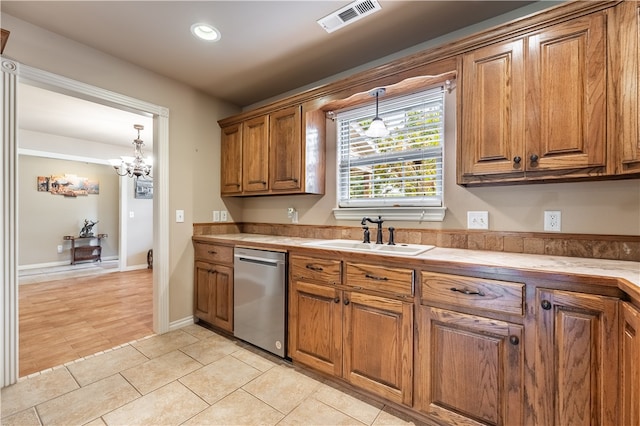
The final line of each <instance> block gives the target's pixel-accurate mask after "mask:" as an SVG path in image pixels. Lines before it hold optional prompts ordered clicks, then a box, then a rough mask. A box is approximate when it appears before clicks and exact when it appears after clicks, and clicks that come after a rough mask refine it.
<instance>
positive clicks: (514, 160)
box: [513, 155, 522, 164]
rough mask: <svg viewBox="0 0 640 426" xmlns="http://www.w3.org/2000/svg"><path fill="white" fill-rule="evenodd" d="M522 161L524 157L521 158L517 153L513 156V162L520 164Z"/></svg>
mask: <svg viewBox="0 0 640 426" xmlns="http://www.w3.org/2000/svg"><path fill="white" fill-rule="evenodd" d="M521 161H522V158H521V157H519V156H517V155H516V156H515V157H513V162H514V163H516V164H520V162H521Z"/></svg>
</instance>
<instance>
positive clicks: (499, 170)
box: [458, 39, 525, 183]
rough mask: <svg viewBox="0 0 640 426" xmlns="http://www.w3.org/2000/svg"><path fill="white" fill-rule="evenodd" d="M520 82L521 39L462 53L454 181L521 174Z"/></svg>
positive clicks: (522, 68) (522, 85)
mask: <svg viewBox="0 0 640 426" xmlns="http://www.w3.org/2000/svg"><path fill="white" fill-rule="evenodd" d="M524 84H525V83H524V57H523V40H522V39H520V40H515V41H510V42H505V43H498V44H495V45H491V46H487V47H484V48H481V49H478V50H475V51H473V52H471V53H468V54H466V55H464V58H463V68H462V87H463V88H462V93H463V94H462V100H463V102H462V131H461V137H460V138H459V142H458V149H459V154H458V170H459V171H458V181H459V183H467V182H474V181H482V180H483V176H493V175H496V174H509V176H508V177H510V178H511V179H513V178H514V177H515V178H522V177H523V175H524V173H523V171H524V162H523V161H522V156H523V155H524ZM493 178H494V179H495V178H496V177H495V176H494V177H493ZM506 178H507V176H505V177H503V179H506Z"/></svg>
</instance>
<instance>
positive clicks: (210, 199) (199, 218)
mask: <svg viewBox="0 0 640 426" xmlns="http://www.w3.org/2000/svg"><path fill="white" fill-rule="evenodd" d="M1 18H2V28H5V29H7V30H9V31H11V39H10V41H9V43H7V46H6V48H5V51H4V55H5V56H7V57H9V58H12V59H14V60H16V61H18V62H20V63H23V64H26V65H29V66H32V67H35V68H39V69H42V70H45V71H49V72H52V73H55V74H58V75H61V76H64V77H68V78H71V79H75V80H78V81H81V82H83V83H87V84H91V85H94V86H97V87H101V88H104V89H107V90H111V91H114V92H117V93H122V94H125V95H127V96H130V97H133V98H136V99H139V100H143V101H146V102H150V103H152V104H155V105H159V106H163V107H166V108H168V109H169V170H168V173H169V179H170V185H169V208H170V214H169V217H171V218H173V215H174V213H173V212H175V210H176V209H183V210H184V211H185V222H184V223H174V222H173V221H172V222H171V225H170V229H169V245H170V248H169V261H170V265H169V320H170V321H178V320H181V319H184V318H188V317H190V316H191V315H192V314H193V247H192V245H191V236H192V234H193V229H192V224H193V222H194V221H196V222H204V221H209V220H210V215H211V211H212V210H221V209H222V208H223V204H222V201H221V199H220V196H219V194H220V185H219V167H220V160H219V151H220V128H219V127H218V124H217V120H218V119H220V118H224V117H227V116H229V115H232V114H234V113H236V112H238V111H239V108H236V107H235V106H233V105H230V104H227V103H224V102H221V101H218V100H216V99H213V98H211V97H210V96H207V95H205V94H203V93H201V92H198V91H196V90H194V89H191V88H189V87H188V86H186V85H184V84H180V83H177V82H175V81H173V80H170V79H168V78H165V77H162V76H159V75H157V74H154V73H151V72H149V71H146V70H144V69H142V68H139V67H136V66H133V65H131V64H129V63H127V62H124V61H121V60H119V59H116V58H114V57H112V56H109V55H107V54H104V53H102V52H99V51H96V50H94V49H91V48H89V47H87V46H85V45H82V44H80V43H76V42H73V41H71V40H69V39H66V38H64V37H60V36H58V35H56V34H53V33H50V32H48V31H44V30H43V29H41V28H38V27H35V26H33V25H31V24H28V23H26V22H24V21H21V20H18V19H16V18H14V17H12V16H9V15H6V14H2V16H1ZM167 60H171V58H167ZM18 97H19V95H18ZM18 102H19V99H18Z"/></svg>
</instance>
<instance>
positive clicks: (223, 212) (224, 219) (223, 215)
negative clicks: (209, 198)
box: [220, 210, 227, 222]
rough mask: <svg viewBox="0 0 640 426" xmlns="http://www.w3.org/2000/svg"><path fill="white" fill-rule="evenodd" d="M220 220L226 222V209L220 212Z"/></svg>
mask: <svg viewBox="0 0 640 426" xmlns="http://www.w3.org/2000/svg"><path fill="white" fill-rule="evenodd" d="M220 221H221V222H226V221H227V211H226V210H222V211H221V212H220Z"/></svg>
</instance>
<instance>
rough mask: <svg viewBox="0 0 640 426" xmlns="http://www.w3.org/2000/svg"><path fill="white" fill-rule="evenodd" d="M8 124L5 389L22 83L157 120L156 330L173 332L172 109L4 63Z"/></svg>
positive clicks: (13, 350)
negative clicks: (170, 296) (170, 256)
mask: <svg viewBox="0 0 640 426" xmlns="http://www.w3.org/2000/svg"><path fill="white" fill-rule="evenodd" d="M1 60H2V67H1V69H2V77H3V84H2V86H1V90H2V93H1V95H2V100H3V104H2V105H3V107H2V110H1V112H2V122H3V129H4V131H3V149H2V151H0V162H1V163H2V170H3V187H2V197H3V209H2V225H3V226H2V228H0V240H1V241H2V247H1V249H0V256H2V259H0V260H1V261H2V262H1V263H2V275H3V278H4V282H5V287H4V289H3V292H2V295H1V296H2V299H1V302H2V308H3V315H2V316H1V317H0V322H1V324H0V328H1V329H2V330H3V334H2V353H3V360H4V362H3V364H2V370H1V373H2V377H1V382H2V384H1V385H2V386H8V385H10V384H12V383H15V382H16V381H17V378H18V350H19V348H18V338H17V334H18V333H17V330H18V297H17V295H18V288H17V285H18V282H17V247H18V243H17V227H18V222H19V216H18V209H17V199H18V197H17V161H18V159H17V157H18V156H17V132H18V129H17V120H16V115H17V109H18V104H19V93H18V92H19V91H18V82H20V83H25V84H31V85H35V86H38V87H42V88H46V89H48V90H52V91H54V92H59V93H65V94H69V95H71V96H76V97H78V98H81V99H85V100H89V101H92V102H96V103H99V104H103V105H109V106H112V107H115V108H120V109H123V110H127V111H135V112H137V113H140V114H149V115H151V116H152V117H153V133H154V144H153V145H154V149H153V157H154V160H155V161H154V179H153V180H154V186H155V188H157V190H156V191H155V193H154V198H153V235H154V238H153V252H154V258H155V265H154V269H153V330H154V332H156V333H158V334H161V333H164V332H166V331H168V330H169V309H168V307H169V300H168V294H169V291H168V281H169V270H168V264H169V262H168V247H169V242H168V240H169V232H168V229H169V219H168V211H169V208H168V188H169V185H168V175H167V171H168V130H169V129H168V119H169V111H168V110H167V109H166V108H163V107H160V106H157V105H153V104H149V103H147V102H144V101H140V100H137V99H133V98H130V97H128V96H125V95H121V94H117V93H113V92H110V91H107V90H104V89H100V88H97V87H94V86H91V85H87V84H84V83H81V82H78V81H75V80H71V79H68V78H65V77H61V76H58V75H55V74H51V73H48V72H45V71H42V70H38V69H35V68H31V67H28V66H25V65H22V64H18V63H16V62H14V61H11V60H9V59H6V58H2V59H1Z"/></svg>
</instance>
